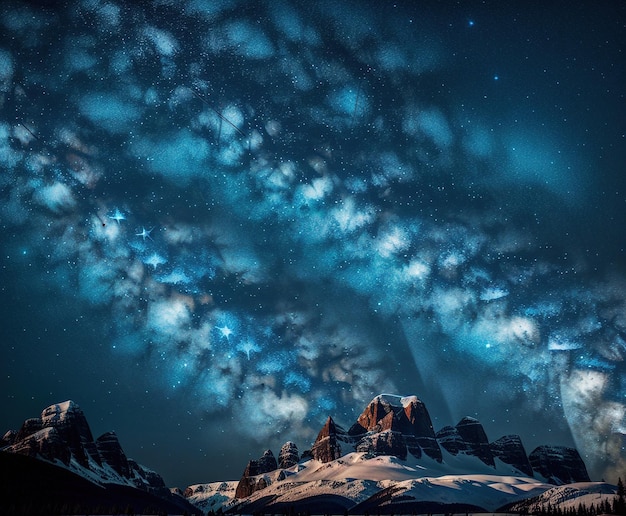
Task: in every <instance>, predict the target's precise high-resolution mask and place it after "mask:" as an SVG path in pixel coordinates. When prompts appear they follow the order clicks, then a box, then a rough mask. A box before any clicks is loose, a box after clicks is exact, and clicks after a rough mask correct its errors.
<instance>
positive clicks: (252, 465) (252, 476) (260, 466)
mask: <svg viewBox="0 0 626 516" xmlns="http://www.w3.org/2000/svg"><path fill="white" fill-rule="evenodd" d="M277 468H278V464H277V463H276V458H275V457H274V454H273V453H272V450H266V451H265V453H264V454H263V456H262V457H260V458H259V459H257V460H254V459H253V460H251V461H250V462H248V465H247V466H246V469H245V470H244V472H243V475H242V477H241V480H240V481H239V483H238V484H237V488H236V489H235V497H236V498H245V497H246V496H250V495H251V494H252V493H254V492H255V491H259V490H260V489H265V488H266V487H267V486H268V483H267V479H266V478H264V477H263V476H262V475H263V474H264V473H270V472H272V471H275V470H276V469H277ZM281 473H282V472H281ZM283 478H284V475H283Z"/></svg>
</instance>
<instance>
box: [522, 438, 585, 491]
mask: <svg viewBox="0 0 626 516" xmlns="http://www.w3.org/2000/svg"><path fill="white" fill-rule="evenodd" d="M528 460H529V461H530V465H531V466H532V469H533V470H535V471H536V472H537V473H539V474H540V475H541V476H543V477H544V478H545V479H546V480H547V481H548V482H550V483H551V484H557V485H558V484H570V483H572V482H589V474H588V473H587V468H586V467H585V463H584V462H583V460H582V458H581V457H580V454H579V453H578V451H577V450H575V449H574V448H568V447H566V446H538V447H537V448H535V449H534V450H533V451H532V452H531V453H530V455H529V456H528Z"/></svg>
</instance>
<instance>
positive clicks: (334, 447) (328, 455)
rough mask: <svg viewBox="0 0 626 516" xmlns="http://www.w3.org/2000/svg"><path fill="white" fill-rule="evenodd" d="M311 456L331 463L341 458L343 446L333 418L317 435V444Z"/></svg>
mask: <svg viewBox="0 0 626 516" xmlns="http://www.w3.org/2000/svg"><path fill="white" fill-rule="evenodd" d="M311 455H312V457H313V458H314V459H315V460H319V461H320V462H330V461H332V460H335V459H338V458H339V457H341V446H340V445H339V440H338V439H337V426H336V425H335V422H334V421H333V418H332V417H329V418H328V419H327V420H326V424H325V425H324V426H323V427H322V429H321V430H320V433H319V434H318V435H317V439H316V440H315V444H314V445H313V448H311Z"/></svg>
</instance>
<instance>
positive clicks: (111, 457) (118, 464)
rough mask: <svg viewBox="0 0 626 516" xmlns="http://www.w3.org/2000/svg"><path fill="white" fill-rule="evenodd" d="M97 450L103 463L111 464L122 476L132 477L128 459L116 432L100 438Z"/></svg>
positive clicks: (97, 441)
mask: <svg viewBox="0 0 626 516" xmlns="http://www.w3.org/2000/svg"><path fill="white" fill-rule="evenodd" d="M96 448H97V449H98V453H99V454H100V457H102V461H103V462H105V463H107V464H109V465H110V466H111V467H112V468H113V469H114V470H115V471H117V472H118V473H119V474H120V475H121V476H123V477H129V476H130V466H129V464H128V459H127V458H126V454H125V453H124V450H122V447H121V446H120V442H119V441H118V440H117V435H115V432H107V433H105V434H102V435H101V436H100V437H98V439H97V440H96Z"/></svg>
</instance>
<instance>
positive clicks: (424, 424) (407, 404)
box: [348, 395, 441, 461]
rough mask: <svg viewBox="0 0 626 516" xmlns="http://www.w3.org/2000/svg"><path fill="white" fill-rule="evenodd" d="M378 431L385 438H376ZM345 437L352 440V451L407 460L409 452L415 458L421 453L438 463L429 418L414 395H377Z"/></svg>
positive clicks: (438, 450) (438, 451) (436, 444)
mask: <svg viewBox="0 0 626 516" xmlns="http://www.w3.org/2000/svg"><path fill="white" fill-rule="evenodd" d="M381 432H385V433H386V435H384V436H382V437H381V438H378V437H375V435H376V434H379V433H381ZM389 432H391V434H394V435H391V434H390V433H389ZM348 435H350V436H352V437H353V438H355V440H356V444H355V448H356V449H358V450H360V451H369V452H371V453H374V454H380V455H396V456H398V457H406V455H407V452H408V453H411V454H412V455H413V456H415V457H417V458H420V457H421V456H422V452H423V453H425V454H426V455H428V456H429V457H431V458H433V459H435V460H437V461H441V449H440V448H439V444H438V443H437V440H436V437H435V432H434V430H433V425H432V421H431V419H430V415H429V414H428V410H427V409H426V406H425V405H424V404H423V403H422V402H421V401H420V400H419V399H418V398H417V397H415V396H406V397H400V396H392V395H379V396H376V397H375V398H374V399H373V400H372V401H371V402H370V403H369V405H368V406H367V407H366V408H365V410H364V411H363V413H362V414H361V415H360V416H359V417H358V419H357V421H356V423H354V425H352V427H350V430H348ZM385 450H387V451H385ZM389 450H393V451H392V452H389Z"/></svg>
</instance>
